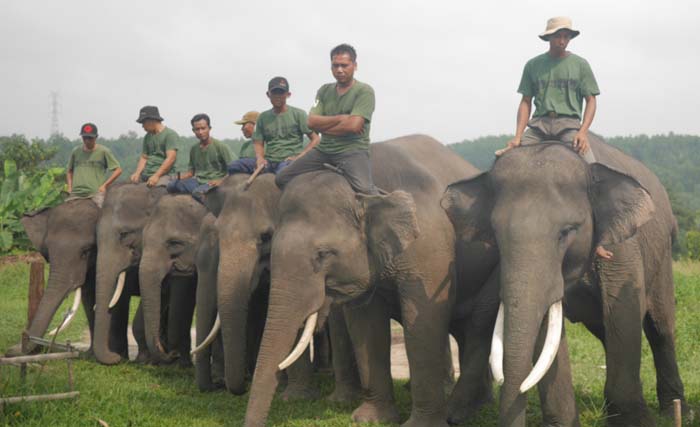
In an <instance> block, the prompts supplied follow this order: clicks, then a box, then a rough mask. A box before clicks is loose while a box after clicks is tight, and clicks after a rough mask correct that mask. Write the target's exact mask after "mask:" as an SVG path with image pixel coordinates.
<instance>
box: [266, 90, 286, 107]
mask: <svg viewBox="0 0 700 427" xmlns="http://www.w3.org/2000/svg"><path fill="white" fill-rule="evenodd" d="M290 95H291V93H290V92H287V91H286V90H284V89H272V90H269V91H267V97H268V98H270V103H271V104H272V106H273V107H275V108H282V107H284V105H285V104H286V103H287V98H289V96H290Z"/></svg>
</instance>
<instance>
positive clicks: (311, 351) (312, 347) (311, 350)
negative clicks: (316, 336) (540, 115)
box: [309, 338, 314, 363]
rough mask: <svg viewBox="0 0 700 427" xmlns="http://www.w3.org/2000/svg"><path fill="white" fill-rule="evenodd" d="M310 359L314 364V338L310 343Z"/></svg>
mask: <svg viewBox="0 0 700 427" xmlns="http://www.w3.org/2000/svg"><path fill="white" fill-rule="evenodd" d="M309 359H310V360H311V363H314V340H313V338H312V339H311V341H309Z"/></svg>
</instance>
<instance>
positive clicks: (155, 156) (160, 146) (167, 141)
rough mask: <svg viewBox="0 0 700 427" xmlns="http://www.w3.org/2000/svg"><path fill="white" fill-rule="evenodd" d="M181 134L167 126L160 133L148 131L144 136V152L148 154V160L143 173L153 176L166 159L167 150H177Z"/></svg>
mask: <svg viewBox="0 0 700 427" xmlns="http://www.w3.org/2000/svg"><path fill="white" fill-rule="evenodd" d="M179 139H180V136H179V135H178V134H177V132H175V131H174V130H172V129H170V128H169V127H166V128H165V129H163V130H162V131H161V132H160V133H156V134H152V133H148V134H146V136H145V137H143V150H142V153H143V154H145V155H146V156H148V160H146V168H145V169H144V170H143V173H144V174H145V175H146V176H151V175H153V174H154V173H156V171H158V169H159V168H160V167H161V165H162V164H163V162H164V161H165V156H166V155H165V152H166V151H168V150H176V151H177V146H176V144H177V141H178V140H179Z"/></svg>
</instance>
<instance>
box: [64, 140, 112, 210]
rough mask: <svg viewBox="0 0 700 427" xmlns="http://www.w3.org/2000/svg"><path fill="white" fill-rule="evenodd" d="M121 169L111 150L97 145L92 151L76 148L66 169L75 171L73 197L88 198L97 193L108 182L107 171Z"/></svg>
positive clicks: (80, 147) (81, 147)
mask: <svg viewBox="0 0 700 427" xmlns="http://www.w3.org/2000/svg"><path fill="white" fill-rule="evenodd" d="M118 167H119V161H117V158H116V157H114V154H112V152H111V151H109V148H107V147H105V146H103V145H100V144H95V149H94V150H92V151H84V150H83V146H82V145H80V146H78V147H75V149H74V150H73V152H72V153H71V155H70V159H69V160H68V166H66V169H67V170H69V171H73V188H72V189H71V193H70V194H71V195H72V196H80V197H88V196H92V195H93V194H95V193H97V190H99V189H100V186H101V185H102V184H104V182H105V181H106V180H107V177H106V176H105V172H106V171H113V170H115V169H116V168H118Z"/></svg>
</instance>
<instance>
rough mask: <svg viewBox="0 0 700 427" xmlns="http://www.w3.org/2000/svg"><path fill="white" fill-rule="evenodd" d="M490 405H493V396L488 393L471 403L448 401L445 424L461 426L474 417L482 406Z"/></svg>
mask: <svg viewBox="0 0 700 427" xmlns="http://www.w3.org/2000/svg"><path fill="white" fill-rule="evenodd" d="M491 403H493V395H491V394H490V393H489V394H488V395H485V396H483V397H482V398H480V399H476V400H474V401H472V402H464V401H462V400H459V399H450V401H449V402H448V404H447V422H448V423H449V424H451V425H458V424H462V423H463V422H465V421H466V420H468V419H469V418H471V417H473V416H474V415H476V414H477V413H478V412H479V410H480V409H481V408H482V407H483V406H484V405H487V404H491Z"/></svg>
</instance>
